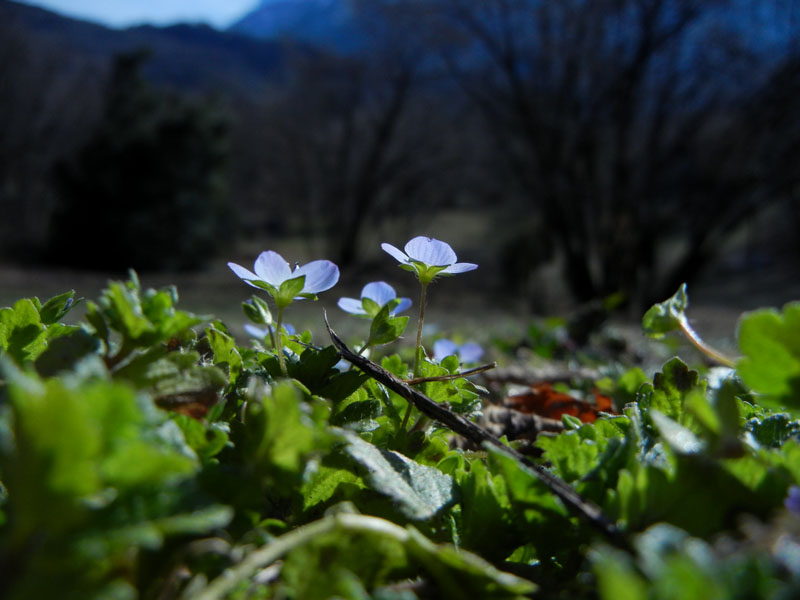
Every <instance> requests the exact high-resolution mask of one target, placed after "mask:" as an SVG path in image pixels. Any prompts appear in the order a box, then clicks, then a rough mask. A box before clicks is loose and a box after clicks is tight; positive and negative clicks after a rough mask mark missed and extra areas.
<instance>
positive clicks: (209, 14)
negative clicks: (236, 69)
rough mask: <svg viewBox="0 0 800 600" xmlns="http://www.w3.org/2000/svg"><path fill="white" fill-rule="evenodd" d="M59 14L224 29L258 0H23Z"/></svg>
mask: <svg viewBox="0 0 800 600" xmlns="http://www.w3.org/2000/svg"><path fill="white" fill-rule="evenodd" d="M22 1H23V2H24V3H25V4H32V5H34V6H41V7H42V8H46V9H48V10H52V11H54V12H57V13H59V14H62V15H66V16H70V17H76V18H79V19H85V20H87V21H94V22H96V23H102V24H104V25H109V26H111V27H128V26H130V25H139V24H141V23H153V24H156V25H167V24H169V23H175V22H179V21H181V22H192V23H193V22H204V23H208V24H210V25H214V26H216V27H226V26H228V25H230V23H231V22H232V21H235V20H236V19H237V18H238V17H241V16H242V15H243V14H244V13H246V12H247V11H249V10H250V9H252V8H254V7H255V6H256V5H257V4H258V0H22Z"/></svg>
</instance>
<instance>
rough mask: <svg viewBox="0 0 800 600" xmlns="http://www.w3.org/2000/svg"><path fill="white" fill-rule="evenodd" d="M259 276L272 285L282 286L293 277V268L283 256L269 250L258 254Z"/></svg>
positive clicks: (257, 268)
mask: <svg viewBox="0 0 800 600" xmlns="http://www.w3.org/2000/svg"><path fill="white" fill-rule="evenodd" d="M255 270H256V273H258V278H259V279H262V280H263V281H266V282H267V283H269V284H270V285H274V286H275V287H280V286H281V284H282V283H283V282H284V281H286V280H287V279H291V277H292V268H291V267H290V266H289V263H288V262H286V261H285V260H284V259H283V257H282V256H281V255H280V254H278V253H277V252H274V251H272V250H267V251H266V252H262V253H261V254H259V255H258V258H257V259H256V264H255Z"/></svg>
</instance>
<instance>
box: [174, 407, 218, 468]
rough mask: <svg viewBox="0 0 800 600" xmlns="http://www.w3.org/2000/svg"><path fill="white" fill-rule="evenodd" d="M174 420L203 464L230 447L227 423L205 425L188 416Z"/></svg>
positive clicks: (181, 416)
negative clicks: (226, 447) (227, 446)
mask: <svg viewBox="0 0 800 600" xmlns="http://www.w3.org/2000/svg"><path fill="white" fill-rule="evenodd" d="M172 420H173V421H174V422H175V423H176V424H177V425H178V427H180V429H181V431H182V432H183V437H184V439H185V440H186V443H187V444H188V445H189V447H190V448H191V449H192V450H193V451H194V452H195V453H196V454H197V456H198V457H199V458H200V460H201V461H202V462H204V463H205V462H208V461H209V460H210V459H211V458H213V457H214V456H216V455H217V454H219V453H220V452H221V451H222V449H223V448H225V446H226V445H228V433H229V429H230V428H229V426H228V424H227V423H203V422H202V421H198V420H197V419H192V418H191V417H187V416H186V415H174V416H173V417H172Z"/></svg>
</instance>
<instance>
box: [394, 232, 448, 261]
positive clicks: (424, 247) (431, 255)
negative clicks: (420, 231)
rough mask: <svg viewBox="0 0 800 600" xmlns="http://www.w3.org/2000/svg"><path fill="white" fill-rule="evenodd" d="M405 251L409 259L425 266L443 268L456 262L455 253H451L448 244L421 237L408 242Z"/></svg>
mask: <svg viewBox="0 0 800 600" xmlns="http://www.w3.org/2000/svg"><path fill="white" fill-rule="evenodd" d="M405 251H406V254H408V256H409V258H411V259H413V260H418V261H419V262H422V263H425V264H426V265H433V266H437V267H443V266H445V265H452V264H453V263H454V262H456V253H455V252H453V249H452V248H451V247H450V244H447V243H445V242H442V241H439V240H437V239H434V238H429V237H425V236H422V235H420V236H417V237H415V238H414V239H413V240H411V241H409V242H408V243H407V244H406V247H405Z"/></svg>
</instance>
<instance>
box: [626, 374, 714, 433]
mask: <svg viewBox="0 0 800 600" xmlns="http://www.w3.org/2000/svg"><path fill="white" fill-rule="evenodd" d="M695 390H696V391H699V392H700V393H705V382H701V381H700V376H699V374H698V373H697V371H693V370H691V369H689V367H688V366H687V365H686V363H684V362H683V361H682V360H680V359H679V358H673V359H670V360H669V361H667V362H666V363H665V364H664V366H663V367H662V370H661V372H660V373H656V374H655V376H654V377H653V385H652V386H651V385H649V384H645V385H643V386H642V387H641V388H640V390H639V398H638V399H639V405H640V407H641V408H642V409H643V410H644V411H645V413H646V412H647V411H648V410H650V409H656V410H659V411H661V412H662V413H664V414H665V415H666V416H667V417H669V418H670V419H674V420H675V421H678V422H679V423H681V424H684V423H685V421H686V417H687V414H686V413H685V412H684V404H685V402H686V398H687V397H688V396H689V394H690V393H691V392H692V391H695Z"/></svg>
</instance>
